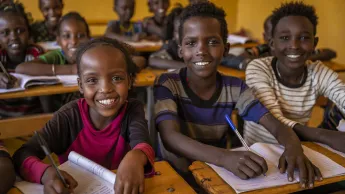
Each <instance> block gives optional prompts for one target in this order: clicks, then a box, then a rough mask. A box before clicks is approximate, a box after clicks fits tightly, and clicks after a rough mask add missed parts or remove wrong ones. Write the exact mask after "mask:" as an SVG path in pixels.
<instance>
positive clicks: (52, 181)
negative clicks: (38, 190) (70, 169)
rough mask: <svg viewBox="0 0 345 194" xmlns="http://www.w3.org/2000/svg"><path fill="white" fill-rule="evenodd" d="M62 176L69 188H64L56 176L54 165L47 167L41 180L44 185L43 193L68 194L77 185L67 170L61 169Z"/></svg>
mask: <svg viewBox="0 0 345 194" xmlns="http://www.w3.org/2000/svg"><path fill="white" fill-rule="evenodd" d="M60 172H61V174H62V176H63V177H64V178H65V180H66V182H67V184H68V186H69V188H65V187H64V185H63V183H62V181H61V180H60V178H59V177H58V176H57V174H56V171H55V169H54V167H52V166H51V167H48V168H47V170H46V171H45V172H44V174H43V176H42V178H41V182H42V184H43V185H44V193H45V194H68V193H73V190H74V189H75V188H76V187H77V186H78V182H77V181H76V180H74V178H73V177H72V176H71V175H69V174H68V173H67V172H65V171H63V170H61V171H60Z"/></svg>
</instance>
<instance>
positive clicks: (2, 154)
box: [0, 140, 16, 193]
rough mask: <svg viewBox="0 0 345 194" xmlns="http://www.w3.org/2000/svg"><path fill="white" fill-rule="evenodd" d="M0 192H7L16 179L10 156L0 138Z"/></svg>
mask: <svg viewBox="0 0 345 194" xmlns="http://www.w3.org/2000/svg"><path fill="white" fill-rule="evenodd" d="M0 174H1V177H0V193H7V191H8V190H10V189H11V188H12V186H13V184H14V181H15V180H16V173H15V171H14V167H13V163H12V160H11V156H10V154H9V153H8V151H7V150H6V148H5V146H4V145H3V144H2V142H1V140H0Z"/></svg>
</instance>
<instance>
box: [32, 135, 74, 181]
mask: <svg viewBox="0 0 345 194" xmlns="http://www.w3.org/2000/svg"><path fill="white" fill-rule="evenodd" d="M35 135H36V136H37V140H38V143H39V144H40V146H41V148H42V150H43V152H44V154H45V155H46V156H47V158H48V160H49V161H50V163H51V164H52V166H53V167H54V169H55V171H56V174H57V175H58V177H59V178H60V180H61V182H62V183H63V185H64V187H65V188H69V185H68V184H67V182H66V180H65V178H64V177H63V176H62V174H61V172H60V170H59V168H58V167H57V165H56V164H55V162H54V160H53V158H52V156H51V155H50V154H51V152H50V150H49V148H48V146H47V143H46V141H45V140H44V138H43V137H42V136H41V135H40V134H39V132H37V131H35Z"/></svg>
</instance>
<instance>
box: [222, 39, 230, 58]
mask: <svg viewBox="0 0 345 194" xmlns="http://www.w3.org/2000/svg"><path fill="white" fill-rule="evenodd" d="M229 50H230V43H228V42H227V43H226V44H225V50H224V53H223V56H224V57H225V56H227V55H228V53H229Z"/></svg>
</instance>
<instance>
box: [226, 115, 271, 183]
mask: <svg viewBox="0 0 345 194" xmlns="http://www.w3.org/2000/svg"><path fill="white" fill-rule="evenodd" d="M225 119H226V121H227V122H228V124H229V125H230V128H231V129H232V130H233V131H234V132H235V133H236V135H237V137H238V139H240V141H241V143H242V145H243V146H244V147H245V148H246V150H247V151H250V152H253V150H252V149H250V147H249V146H248V145H247V143H246V141H244V139H243V138H242V136H241V134H240V133H239V132H238V130H237V128H236V127H235V125H234V123H233V122H232V121H231V119H230V117H229V115H227V114H225ZM253 153H255V152H253ZM255 154H257V153H255ZM257 155H259V154H257ZM259 156H260V155H259ZM261 157H262V156H261ZM263 175H264V176H266V174H265V173H263Z"/></svg>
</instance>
